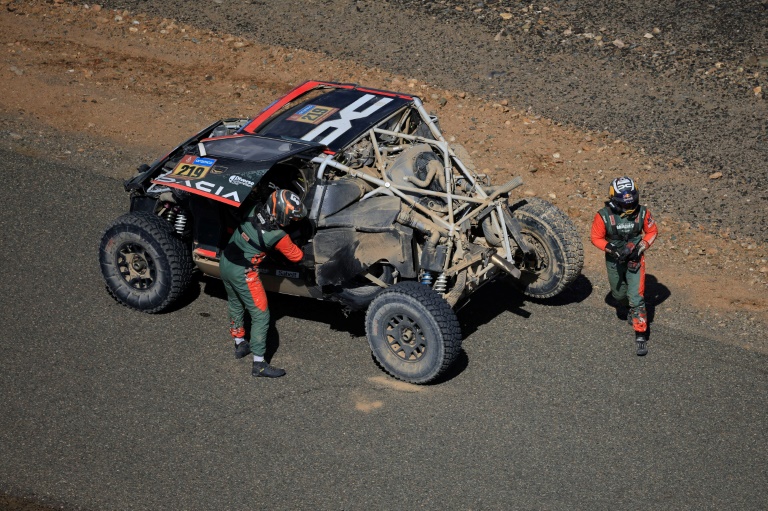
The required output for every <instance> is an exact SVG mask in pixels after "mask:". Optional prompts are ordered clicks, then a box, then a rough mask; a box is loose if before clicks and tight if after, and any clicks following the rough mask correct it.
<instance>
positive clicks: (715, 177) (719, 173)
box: [709, 172, 723, 179]
mask: <svg viewBox="0 0 768 511" xmlns="http://www.w3.org/2000/svg"><path fill="white" fill-rule="evenodd" d="M721 177H723V173H722V172H714V173H712V174H710V175H709V179H720V178H721Z"/></svg>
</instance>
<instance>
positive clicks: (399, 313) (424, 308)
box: [365, 281, 461, 383]
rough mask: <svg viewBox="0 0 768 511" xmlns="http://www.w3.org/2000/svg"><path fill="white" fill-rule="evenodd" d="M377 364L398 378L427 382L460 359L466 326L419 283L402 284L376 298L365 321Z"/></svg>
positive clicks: (410, 381)
mask: <svg viewBox="0 0 768 511" xmlns="http://www.w3.org/2000/svg"><path fill="white" fill-rule="evenodd" d="M365 331H366V334H367V337H368V343H369V344H370V346H371V351H372V352H373V356H374V357H375V359H376V361H377V362H378V363H379V364H380V365H381V366H382V368H383V369H384V370H385V371H386V372H387V373H389V374H390V375H392V376H394V377H395V378H397V379H399V380H403V381H406V382H409V383H428V382H430V381H432V380H434V379H435V378H437V377H438V376H439V375H440V374H442V373H443V372H444V371H445V370H446V369H448V368H449V367H450V366H451V364H452V363H453V362H454V361H455V360H456V357H458V355H459V352H460V350H461V327H460V326H459V321H458V319H457V318H456V314H455V313H454V312H453V309H451V307H450V305H448V303H447V302H446V301H445V300H444V299H442V298H441V297H440V295H438V294H437V293H436V292H435V291H433V290H432V289H430V288H429V287H427V286H425V285H423V284H420V283H418V282H412V281H409V282H401V283H399V284H395V285H393V286H390V287H389V288H387V289H386V290H384V291H382V292H381V293H379V294H378V296H376V298H375V299H374V300H373V302H371V305H370V306H369V307H368V312H367V314H366V317H365Z"/></svg>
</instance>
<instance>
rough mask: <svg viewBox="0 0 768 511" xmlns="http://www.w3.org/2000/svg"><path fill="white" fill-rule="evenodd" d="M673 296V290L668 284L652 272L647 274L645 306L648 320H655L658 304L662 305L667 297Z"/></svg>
mask: <svg viewBox="0 0 768 511" xmlns="http://www.w3.org/2000/svg"><path fill="white" fill-rule="evenodd" d="M670 296H672V292H671V291H670V290H669V288H668V287H667V286H665V285H664V284H662V283H661V282H659V281H658V279H657V278H656V277H655V276H654V275H651V274H648V273H646V275H645V308H646V309H647V311H648V321H649V322H651V321H653V317H654V315H655V313H656V306H657V305H661V304H662V303H664V301H666V299H667V298H669V297H670Z"/></svg>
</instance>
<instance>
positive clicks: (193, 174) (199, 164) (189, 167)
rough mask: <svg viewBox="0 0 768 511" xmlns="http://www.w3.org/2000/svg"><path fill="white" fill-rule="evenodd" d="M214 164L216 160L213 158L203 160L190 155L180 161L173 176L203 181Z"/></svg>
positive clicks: (172, 173)
mask: <svg viewBox="0 0 768 511" xmlns="http://www.w3.org/2000/svg"><path fill="white" fill-rule="evenodd" d="M214 163H216V160H214V159H213V158H201V157H199V156H195V155H193V154H188V155H186V156H184V157H183V158H182V159H181V161H179V163H178V164H177V165H176V167H175V168H174V169H173V171H172V172H171V175H172V176H177V177H185V178H187V179H202V178H204V177H205V176H206V174H208V171H209V170H211V167H212V166H213V164H214Z"/></svg>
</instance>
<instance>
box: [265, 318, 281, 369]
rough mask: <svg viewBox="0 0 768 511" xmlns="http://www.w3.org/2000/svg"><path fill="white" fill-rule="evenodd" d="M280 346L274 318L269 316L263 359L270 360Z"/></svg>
mask: <svg viewBox="0 0 768 511" xmlns="http://www.w3.org/2000/svg"><path fill="white" fill-rule="evenodd" d="M279 348H280V332H278V331H277V327H276V326H275V318H272V317H270V318H269V330H268V331H267V349H266V351H265V352H264V360H266V361H267V362H270V361H271V360H272V357H273V356H275V353H277V350H278V349H279Z"/></svg>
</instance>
